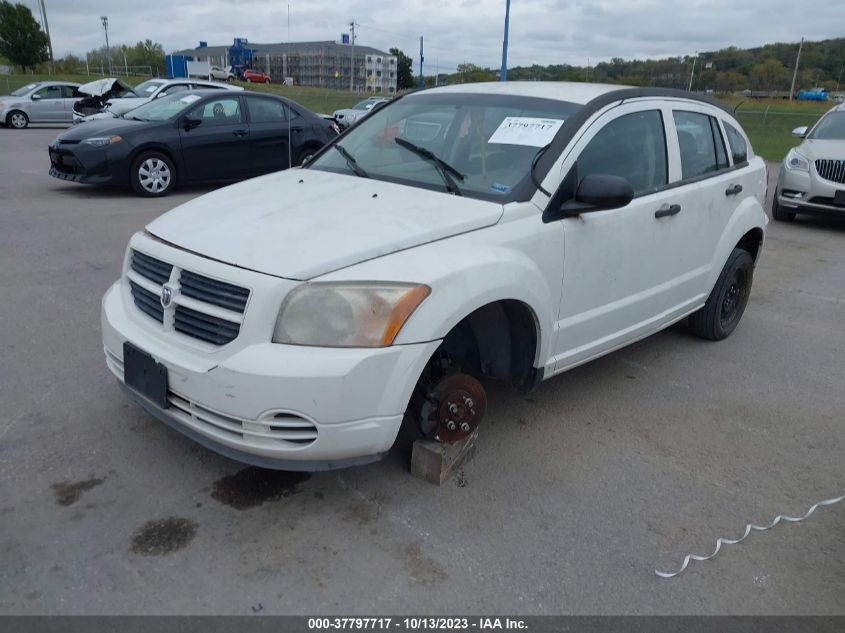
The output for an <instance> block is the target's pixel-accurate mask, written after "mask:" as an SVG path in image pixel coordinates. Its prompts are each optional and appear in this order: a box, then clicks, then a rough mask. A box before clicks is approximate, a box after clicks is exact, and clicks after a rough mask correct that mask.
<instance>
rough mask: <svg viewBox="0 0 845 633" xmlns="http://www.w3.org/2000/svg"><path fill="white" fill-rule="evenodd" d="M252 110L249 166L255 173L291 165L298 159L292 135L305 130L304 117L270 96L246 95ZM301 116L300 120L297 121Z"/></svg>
mask: <svg viewBox="0 0 845 633" xmlns="http://www.w3.org/2000/svg"><path fill="white" fill-rule="evenodd" d="M244 101H246V105H247V109H248V111H249V139H248V140H247V145H248V146H249V156H250V169H251V171H252V173H253V174H256V175H257V174H267V173H270V172H274V171H279V170H281V169H286V168H287V167H289V166H290V162H289V161H288V158H289V156H290V160H291V161H293V160H295V159H296V152H295V150H296V148H295V147H293V146H292V145H291V138H292V137H300V136H302V134H303V133H304V132H305V130H304V129H303V126H302V117H300V116H299V114H298V113H297V112H296V111H294V110H292V109H291V108H290V106H288V104H287V103H285V102H284V101H281V100H279V99H273V98H270V97H259V96H256V95H245V96H244ZM297 119H299V121H297Z"/></svg>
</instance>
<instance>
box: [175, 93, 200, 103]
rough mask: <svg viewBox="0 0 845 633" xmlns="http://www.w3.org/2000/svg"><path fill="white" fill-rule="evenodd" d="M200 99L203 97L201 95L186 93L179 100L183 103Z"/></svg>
mask: <svg viewBox="0 0 845 633" xmlns="http://www.w3.org/2000/svg"><path fill="white" fill-rule="evenodd" d="M200 99H202V97H200V96H199V95H185V96H184V97H182V98H181V99H179V101H181V102H182V103H193V102H194V101H199V100H200Z"/></svg>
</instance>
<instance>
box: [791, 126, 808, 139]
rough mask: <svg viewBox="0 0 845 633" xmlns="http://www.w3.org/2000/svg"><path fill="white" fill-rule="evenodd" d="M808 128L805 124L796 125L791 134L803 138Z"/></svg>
mask: <svg viewBox="0 0 845 633" xmlns="http://www.w3.org/2000/svg"><path fill="white" fill-rule="evenodd" d="M808 129H809V128H808V127H807V126H806V125H802V126H801V127H797V128H795V129H794V130H792V136H797V137H798V138H804V137H805V136H807V130H808Z"/></svg>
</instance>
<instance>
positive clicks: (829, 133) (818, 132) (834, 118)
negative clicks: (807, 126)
mask: <svg viewBox="0 0 845 633" xmlns="http://www.w3.org/2000/svg"><path fill="white" fill-rule="evenodd" d="M809 138H812V139H817V140H819V141H845V112H842V111H836V112H831V113H829V114H828V115H826V116H824V117H823V118H822V120H821V121H819V124H818V125H817V126H816V127H815V129H814V130H813V131H812V133H811V134H810V136H809Z"/></svg>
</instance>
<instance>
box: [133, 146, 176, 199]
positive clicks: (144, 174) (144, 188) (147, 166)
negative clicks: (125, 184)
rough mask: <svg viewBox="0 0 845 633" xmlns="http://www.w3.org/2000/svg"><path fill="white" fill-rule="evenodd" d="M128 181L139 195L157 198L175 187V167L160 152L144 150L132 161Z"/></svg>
mask: <svg viewBox="0 0 845 633" xmlns="http://www.w3.org/2000/svg"><path fill="white" fill-rule="evenodd" d="M129 181H130V182H131V183H132V190H133V191H134V192H135V193H137V194H138V195H139V196H144V197H147V198H159V197H161V196H166V195H167V194H169V193H170V192H171V191H173V189H174V188H175V186H176V169H175V168H174V167H173V162H172V161H171V160H170V159H169V158H168V157H167V156H165V155H164V154H162V153H161V152H144V153H143V154H141V155H140V156H138V158H136V159H135V160H134V161H133V163H132V170H131V171H130V173H129Z"/></svg>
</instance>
